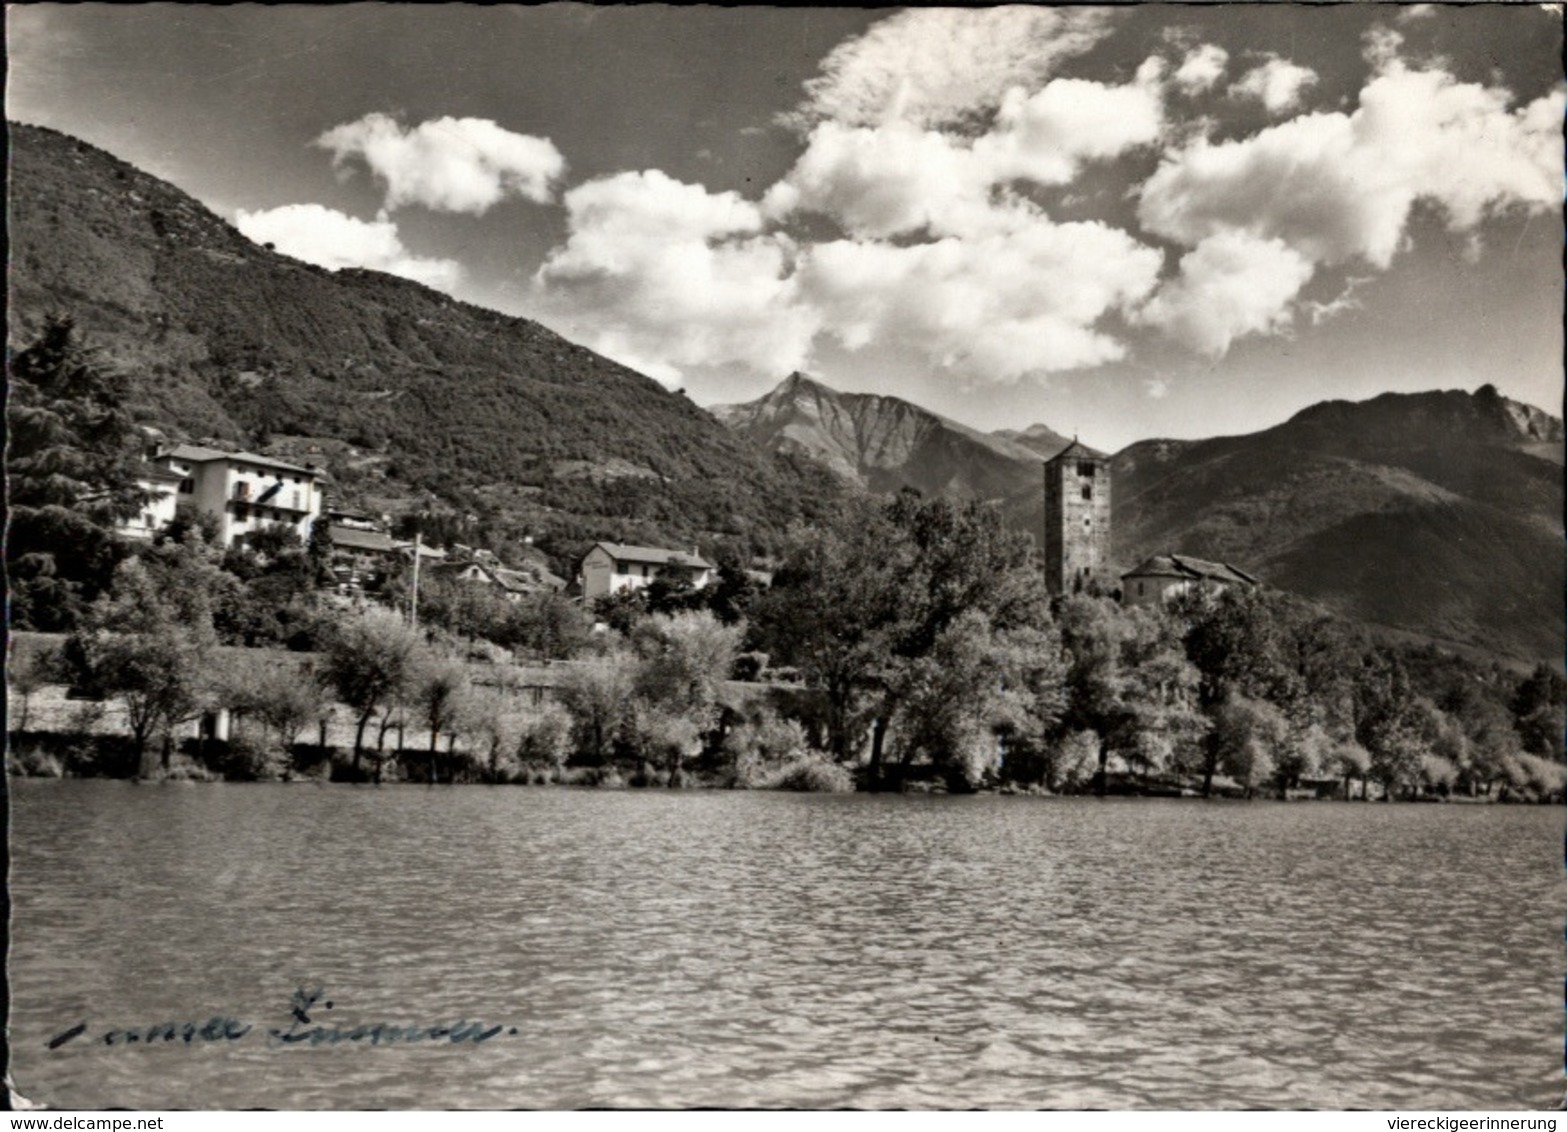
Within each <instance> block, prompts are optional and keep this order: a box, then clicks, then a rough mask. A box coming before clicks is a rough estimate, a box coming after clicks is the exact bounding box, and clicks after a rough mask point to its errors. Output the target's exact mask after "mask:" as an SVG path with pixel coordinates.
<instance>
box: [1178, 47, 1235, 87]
mask: <svg viewBox="0 0 1567 1132" xmlns="http://www.w3.org/2000/svg"><path fill="white" fill-rule="evenodd" d="M1229 61H1230V53H1229V52H1228V51H1226V50H1224V48H1222V47H1218V46H1216V45H1215V44H1212V43H1204V44H1203V45H1202V46H1201V47H1195V48H1193V49H1192V50H1190V51H1188V52H1187V53H1186V57H1185V58H1184V59H1182V60H1181V65H1180V66H1179V67H1177V68H1176V70H1175V74H1173V75H1172V76H1171V80H1172V81H1173V82H1174V83H1175V85H1176V86H1178V87H1180V88H1181V89H1182V90H1184V91H1185V92H1186V93H1188V94H1198V93H1201V92H1202V91H1205V90H1210V89H1212V87H1213V84H1214V83H1216V82H1218V81H1219V80H1220V79H1221V78H1223V77H1224V68H1225V67H1226V66H1227V65H1228V64H1229Z"/></svg>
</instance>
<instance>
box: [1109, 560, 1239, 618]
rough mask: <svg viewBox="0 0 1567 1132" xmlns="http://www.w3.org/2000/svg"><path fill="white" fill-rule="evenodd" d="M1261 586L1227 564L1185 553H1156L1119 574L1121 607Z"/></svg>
mask: <svg viewBox="0 0 1567 1132" xmlns="http://www.w3.org/2000/svg"><path fill="white" fill-rule="evenodd" d="M1261 584H1262V583H1261V582H1260V581H1259V580H1258V579H1257V578H1255V577H1253V576H1252V575H1250V574H1248V573H1246V571H1244V570H1242V569H1240V568H1239V567H1237V566H1232V565H1230V564H1229V563H1228V562H1209V561H1207V560H1206V559H1203V558H1192V557H1191V556H1189V555H1185V554H1156V555H1154V556H1153V557H1152V558H1150V559H1148V560H1147V561H1146V562H1144V563H1143V564H1142V565H1140V566H1138V567H1137V568H1136V569H1134V570H1129V571H1127V572H1126V573H1125V574H1122V575H1121V604H1122V605H1125V606H1128V607H1130V606H1138V605H1158V604H1160V603H1162V602H1166V601H1169V600H1171V599H1172V598H1174V597H1177V596H1178V595H1180V594H1185V593H1191V592H1193V591H1207V592H1210V593H1216V592H1218V591H1220V590H1225V589H1229V588H1230V587H1232V586H1257V585H1261Z"/></svg>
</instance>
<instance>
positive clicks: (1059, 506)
mask: <svg viewBox="0 0 1567 1132" xmlns="http://www.w3.org/2000/svg"><path fill="white" fill-rule="evenodd" d="M1044 535H1045V540H1044V541H1045V583H1046V585H1047V586H1048V588H1049V590H1050V592H1051V593H1052V594H1070V593H1082V592H1083V591H1085V590H1088V589H1090V588H1091V587H1092V588H1097V589H1099V590H1102V591H1104V592H1106V593H1108V592H1109V591H1110V590H1112V589H1114V587H1115V584H1116V577H1115V570H1114V567H1113V565H1112V563H1111V559H1110V457H1108V456H1106V455H1105V454H1104V453H1103V452H1096V451H1094V449H1092V448H1090V447H1088V445H1086V444H1083V443H1082V442H1080V441H1078V440H1073V441H1072V443H1071V444H1068V445H1067V446H1066V447H1065V448H1063V449H1062V450H1061V451H1060V452H1058V453H1056V454H1055V455H1054V456H1053V457H1051V458H1050V459H1049V460H1047V461H1046V462H1045V531H1044Z"/></svg>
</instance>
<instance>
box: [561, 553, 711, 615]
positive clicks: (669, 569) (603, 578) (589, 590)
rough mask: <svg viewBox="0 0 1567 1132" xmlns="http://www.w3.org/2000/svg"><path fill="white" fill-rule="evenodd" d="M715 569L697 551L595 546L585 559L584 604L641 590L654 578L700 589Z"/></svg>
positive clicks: (582, 574)
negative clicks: (684, 583) (612, 595)
mask: <svg viewBox="0 0 1567 1132" xmlns="http://www.w3.org/2000/svg"><path fill="white" fill-rule="evenodd" d="M716 569H717V567H716V566H714V565H713V564H712V563H711V562H709V561H707V560H706V559H705V558H703V557H702V556H701V555H700V554H698V553H697V552H696V551H695V550H691V551H689V552H687V551H681V550H665V549H662V548H661V547H655V546H625V545H622V544H620V543H613V542H601V543H596V544H594V546H593V549H591V550H589V551H588V552H587V554H586V555H584V556H583V558H582V566H581V578H582V600H583V601H585V602H591V601H594V600H596V599H597V598H601V597H607V596H608V595H610V594H615V593H619V592H621V591H622V590H639V589H642V588H643V587H644V586H647V585H650V584H651V583H652V582H653V580H654V579H655V578H663V579H664V580H665V581H669V582H677V581H683V582H686V583H688V584H690V585H691V586H692V587H693V588H694V589H701V588H702V587H703V586H705V585H707V583H708V582H710V581H711V580H712V578H713V572H714V571H715V570H716Z"/></svg>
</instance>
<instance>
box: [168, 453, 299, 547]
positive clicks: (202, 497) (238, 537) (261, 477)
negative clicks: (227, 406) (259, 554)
mask: <svg viewBox="0 0 1567 1132" xmlns="http://www.w3.org/2000/svg"><path fill="white" fill-rule="evenodd" d="M152 462H153V463H154V464H157V465H159V466H160V467H164V468H167V469H169V470H170V471H173V472H177V473H179V475H180V482H179V487H178V490H177V492H176V505H177V506H178V507H179V508H181V509H189V510H194V511H199V512H203V513H205V514H208V515H211V516H212V517H213V518H215V519H217V521H218V543H219V544H220V545H222V546H233V545H234V544H235V543H237V542H244V540H245V539H246V538H247V537H248V536H250V535H252V534H254V533H255V532H257V531H259V530H262V529H263V528H265V527H270V526H277V525H281V526H286V527H289V528H291V529H292V530H293V531H294V532H295V533H296V534H297V535H299V537H300V539H301V540H303V539H307V538H309V537H310V527H311V524H312V523H313V522H314V521H315V520H316V518H317V516H319V515H320V514H321V484H320V483H319V482H318V479H319V477H320V474H321V473H320V472H319V471H318V470H317V469H315V468H309V467H306V468H301V467H299V466H297V465H295V464H287V463H284V462H283V461H282V460H274V459H273V458H272V457H270V456H258V455H256V454H255V453H254V452H220V451H219V450H218V449H216V448H203V447H200V446H198V445H194V444H181V445H178V446H176V447H174V448H172V449H170V450H168V451H167V452H161V453H159V454H158V455H157V456H155V457H153V460H152Z"/></svg>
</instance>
